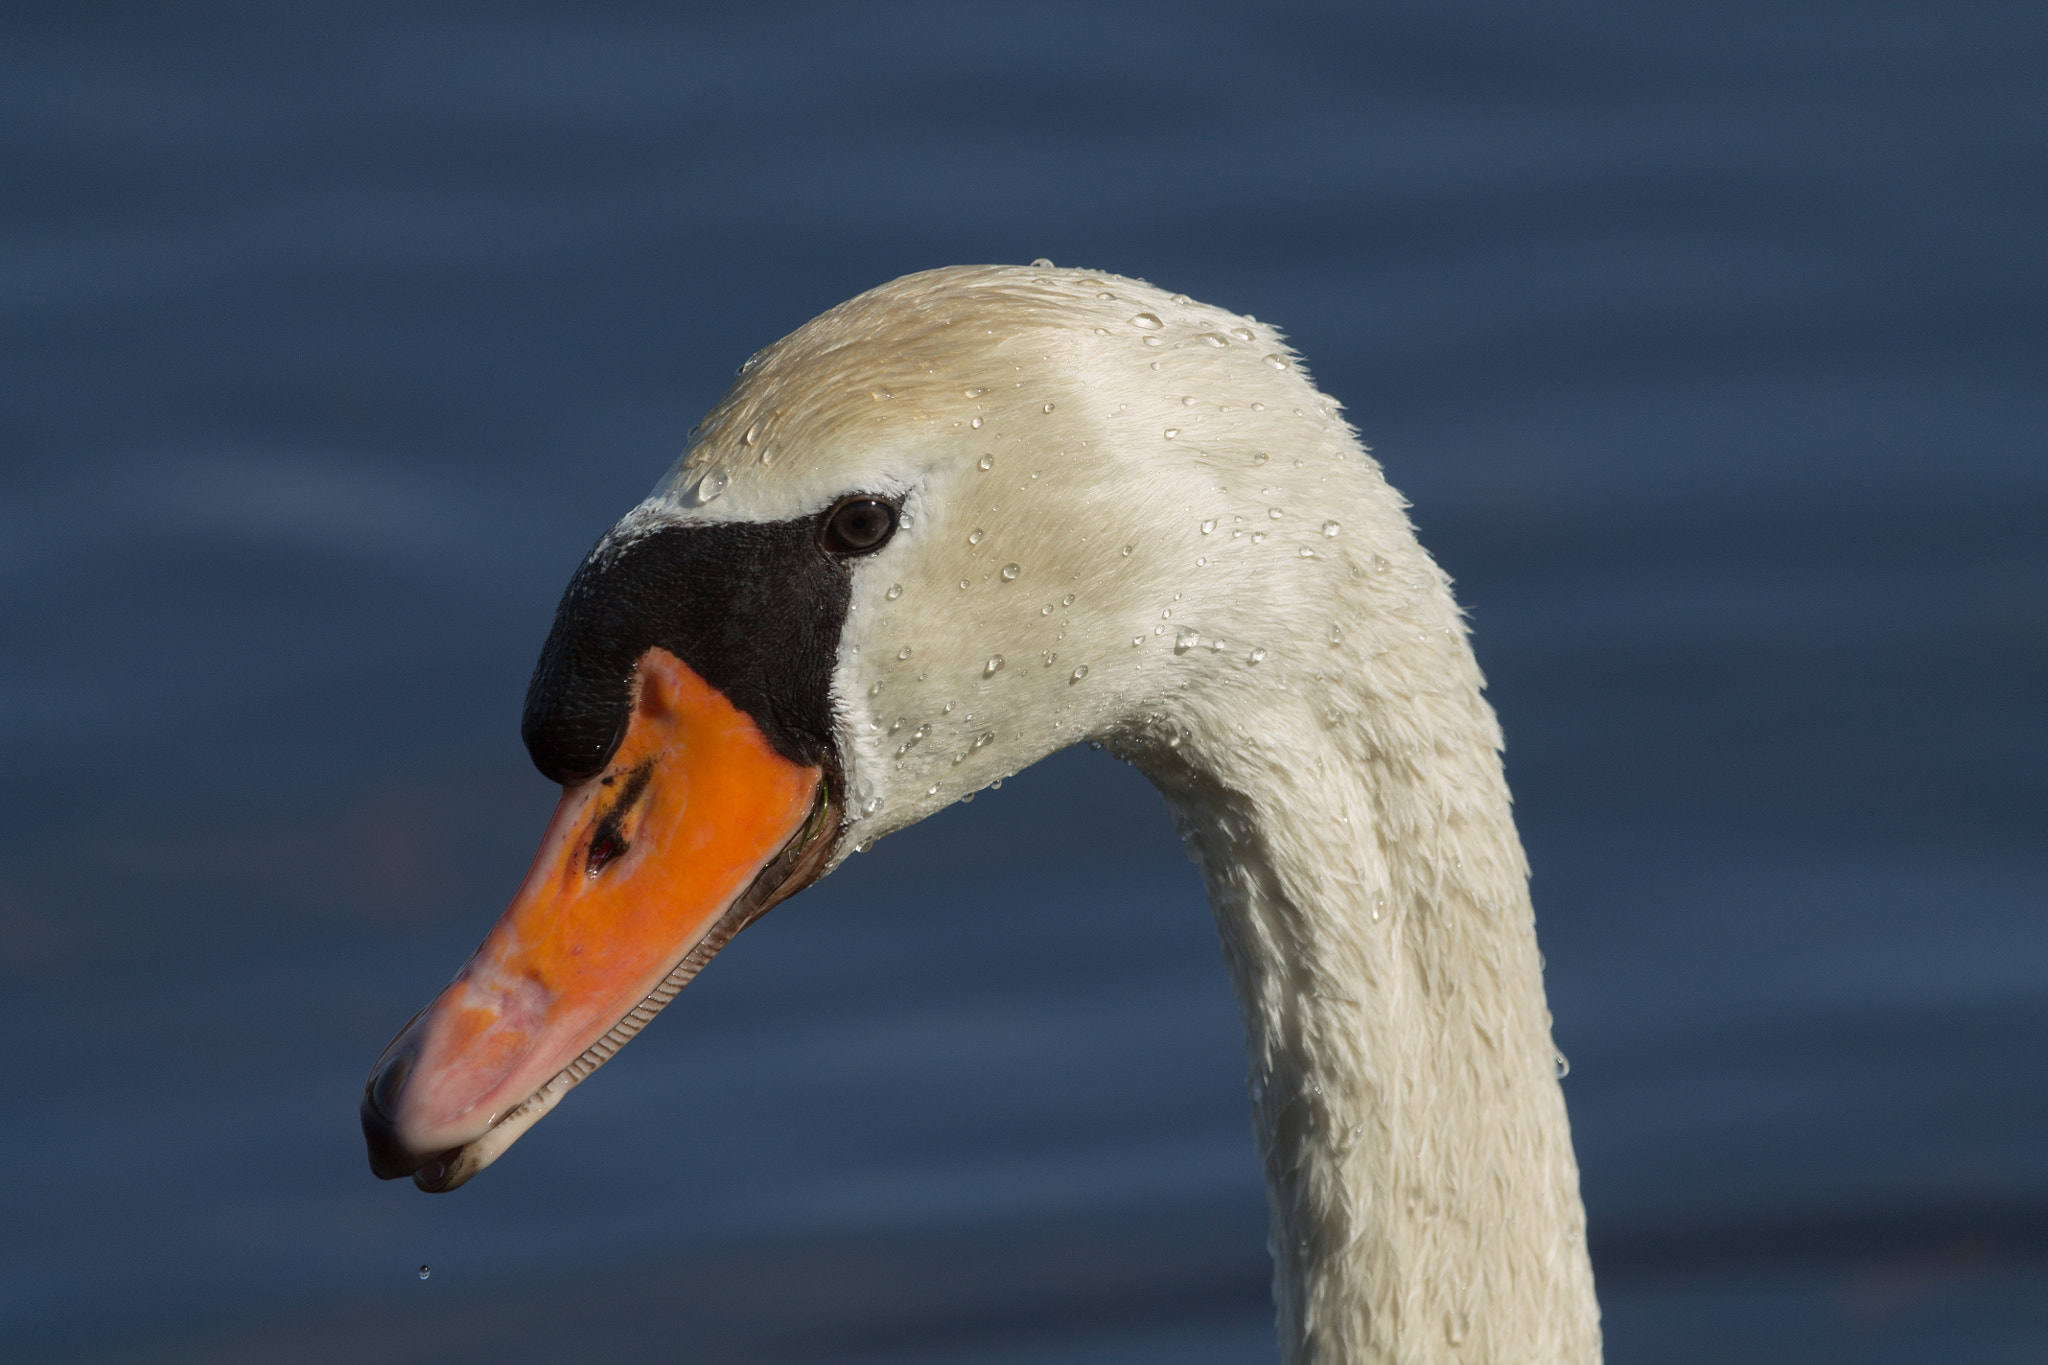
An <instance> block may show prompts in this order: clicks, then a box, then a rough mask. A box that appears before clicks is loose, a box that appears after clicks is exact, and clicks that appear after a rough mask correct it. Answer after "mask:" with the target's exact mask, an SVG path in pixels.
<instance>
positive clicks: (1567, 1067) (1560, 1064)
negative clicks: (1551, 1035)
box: [1557, 1052, 1572, 1080]
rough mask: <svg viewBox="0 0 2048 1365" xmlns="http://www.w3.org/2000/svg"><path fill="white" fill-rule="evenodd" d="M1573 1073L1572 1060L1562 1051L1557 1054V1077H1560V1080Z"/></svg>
mask: <svg viewBox="0 0 2048 1365" xmlns="http://www.w3.org/2000/svg"><path fill="white" fill-rule="evenodd" d="M1571 1074H1572V1064H1571V1062H1570V1061H1569V1060H1568V1059H1566V1057H1565V1055H1564V1054H1563V1053H1562V1052H1560V1053H1558V1054H1557V1078H1558V1079H1559V1080H1563V1079H1564V1078H1565V1077H1567V1076H1569V1075H1571Z"/></svg>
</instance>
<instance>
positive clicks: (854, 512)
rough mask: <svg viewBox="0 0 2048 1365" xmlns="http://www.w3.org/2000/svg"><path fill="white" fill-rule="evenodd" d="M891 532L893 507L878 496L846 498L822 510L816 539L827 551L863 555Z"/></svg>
mask: <svg viewBox="0 0 2048 1365" xmlns="http://www.w3.org/2000/svg"><path fill="white" fill-rule="evenodd" d="M894 534H896V509H895V508H894V507H892V506H890V505H889V504H888V503H886V502H883V501H882V500H881V499H880V498H848V499H846V501H844V502H842V503H840V504H839V505H838V506H836V507H834V508H833V509H832V510H831V511H829V512H827V513H826V514H825V522H824V525H822V526H820V527H819V528H818V543H819V544H821V545H823V546H824V547H825V553H827V554H834V555H864V554H868V553H871V552H872V551H875V550H879V549H881V548H882V547H883V546H884V545H886V544H888V543H889V537H890V536H892V535H894Z"/></svg>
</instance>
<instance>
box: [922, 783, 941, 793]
mask: <svg viewBox="0 0 2048 1365" xmlns="http://www.w3.org/2000/svg"><path fill="white" fill-rule="evenodd" d="M924 794H925V795H926V796H937V795H938V794H939V784H938V783H936V782H934V783H932V784H931V785H930V786H929V787H926V788H925V789H924Z"/></svg>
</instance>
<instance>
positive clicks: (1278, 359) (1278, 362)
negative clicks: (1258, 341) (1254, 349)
mask: <svg viewBox="0 0 2048 1365" xmlns="http://www.w3.org/2000/svg"><path fill="white" fill-rule="evenodd" d="M1266 363H1267V364H1268V365H1271V366H1272V367H1273V368H1274V369H1276V370H1284V369H1286V368H1288V365H1289V361H1288V359H1287V357H1286V356H1284V355H1269V356H1267V357H1266Z"/></svg>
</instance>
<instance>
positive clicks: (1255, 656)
mask: <svg viewBox="0 0 2048 1365" xmlns="http://www.w3.org/2000/svg"><path fill="white" fill-rule="evenodd" d="M1250 658H1251V661H1252V662H1253V663H1255V664H1262V663H1264V662H1266V651H1265V650H1263V649H1255V650H1253V651H1252V652H1251V655H1250Z"/></svg>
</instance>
